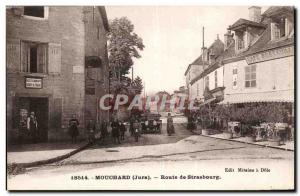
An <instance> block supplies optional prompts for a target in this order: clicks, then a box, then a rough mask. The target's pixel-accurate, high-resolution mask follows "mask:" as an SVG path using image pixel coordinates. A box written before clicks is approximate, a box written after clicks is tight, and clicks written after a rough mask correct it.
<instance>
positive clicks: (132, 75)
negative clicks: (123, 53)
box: [131, 66, 133, 83]
mask: <svg viewBox="0 0 300 196" xmlns="http://www.w3.org/2000/svg"><path fill="white" fill-rule="evenodd" d="M132 82H133V66H132V67H131V83H132Z"/></svg>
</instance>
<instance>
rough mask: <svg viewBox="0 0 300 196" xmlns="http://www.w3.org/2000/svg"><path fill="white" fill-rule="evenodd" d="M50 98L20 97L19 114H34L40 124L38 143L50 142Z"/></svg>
mask: <svg viewBox="0 0 300 196" xmlns="http://www.w3.org/2000/svg"><path fill="white" fill-rule="evenodd" d="M48 104H49V101H48V98H44V97H19V106H18V110H19V114H21V113H23V114H24V113H26V114H27V115H28V114H30V112H34V113H35V115H36V118H37V123H38V137H37V140H38V141H37V142H46V141H47V140H48V114H49V108H48V106H49V105H48Z"/></svg>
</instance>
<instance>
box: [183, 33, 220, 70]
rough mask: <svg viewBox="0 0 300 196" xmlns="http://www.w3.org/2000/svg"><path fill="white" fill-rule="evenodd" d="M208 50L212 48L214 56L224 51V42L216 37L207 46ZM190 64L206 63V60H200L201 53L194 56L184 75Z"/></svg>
mask: <svg viewBox="0 0 300 196" xmlns="http://www.w3.org/2000/svg"><path fill="white" fill-rule="evenodd" d="M208 50H212V51H213V52H214V54H215V57H218V56H219V55H220V54H222V52H223V51H224V43H223V42H222V41H221V40H220V39H219V38H217V39H216V40H215V41H214V42H213V43H212V44H211V45H210V47H209V48H208ZM191 65H200V66H202V65H208V62H207V61H203V60H202V54H201V55H200V56H199V57H198V58H196V59H195V60H194V61H193V62H192V63H191V64H189V66H188V67H187V69H186V71H185V73H184V75H186V74H187V72H188V71H189V69H190V68H191Z"/></svg>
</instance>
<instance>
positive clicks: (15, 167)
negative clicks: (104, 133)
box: [7, 143, 93, 175]
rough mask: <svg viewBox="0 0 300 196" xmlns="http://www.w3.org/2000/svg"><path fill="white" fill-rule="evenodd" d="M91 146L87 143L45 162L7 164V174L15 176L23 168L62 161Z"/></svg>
mask: <svg viewBox="0 0 300 196" xmlns="http://www.w3.org/2000/svg"><path fill="white" fill-rule="evenodd" d="M92 145H93V144H92V143H87V144H85V145H83V146H81V147H79V148H77V149H75V150H73V151H71V152H69V153H67V154H64V155H60V156H57V157H53V158H50V159H46V160H41V161H34V162H30V163H10V164H7V173H8V174H11V175H16V174H19V173H21V172H23V171H24V170H25V168H28V167H37V166H40V165H45V164H51V163H55V162H58V161H62V160H64V159H66V158H69V157H70V156H72V155H74V154H76V153H78V152H81V151H82V150H84V149H86V148H88V147H90V146H92Z"/></svg>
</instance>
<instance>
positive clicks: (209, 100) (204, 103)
mask: <svg viewBox="0 0 300 196" xmlns="http://www.w3.org/2000/svg"><path fill="white" fill-rule="evenodd" d="M215 99H216V98H215V97H213V98H210V99H208V100H205V101H204V102H203V103H201V104H200V105H199V106H204V105H206V104H208V103H211V102H212V101H214V100H215Z"/></svg>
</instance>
